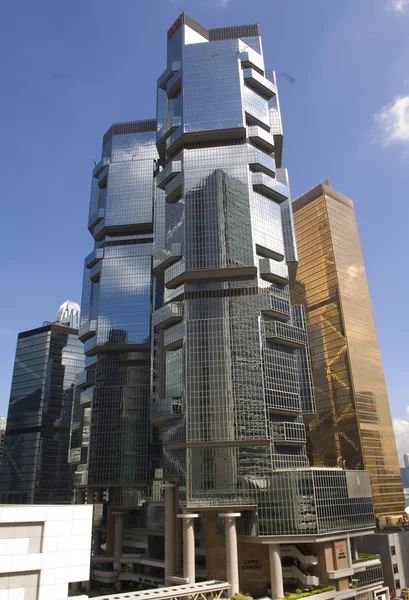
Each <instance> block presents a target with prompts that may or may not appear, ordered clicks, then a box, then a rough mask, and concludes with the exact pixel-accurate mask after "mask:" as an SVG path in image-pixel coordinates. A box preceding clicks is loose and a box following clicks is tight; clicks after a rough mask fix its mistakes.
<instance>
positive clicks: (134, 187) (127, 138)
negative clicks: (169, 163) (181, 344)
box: [70, 121, 157, 506]
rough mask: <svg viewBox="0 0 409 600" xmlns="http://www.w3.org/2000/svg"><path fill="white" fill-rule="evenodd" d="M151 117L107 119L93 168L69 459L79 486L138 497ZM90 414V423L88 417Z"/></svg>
mask: <svg viewBox="0 0 409 600" xmlns="http://www.w3.org/2000/svg"><path fill="white" fill-rule="evenodd" d="M155 132H156V122H155V121H140V122H132V123H122V124H116V125H113V126H112V127H111V128H110V129H109V130H108V131H107V133H106V134H105V136H104V140H103V148H102V159H101V161H100V163H99V164H98V165H97V166H96V167H95V169H94V172H93V182H92V191H91V202H90V213H89V230H90V232H91V233H92V235H93V237H94V240H95V243H94V250H93V251H92V252H91V254H90V255H89V256H88V257H87V258H86V261H85V272H84V286H83V297H82V315H81V318H82V320H81V323H82V325H81V328H80V332H79V337H80V339H81V340H82V341H83V342H84V350H85V354H86V368H85V370H84V371H83V373H81V375H80V377H79V381H78V386H77V388H76V399H75V405H74V410H73V422H72V429H71V444H70V462H71V463H73V464H77V474H76V484H77V486H78V487H77V490H78V495H79V496H80V495H81V493H82V492H83V491H85V490H86V489H87V486H91V485H92V486H94V488H95V489H99V490H100V491H101V490H102V489H108V488H109V501H110V504H114V505H115V506H123V505H130V506H132V505H135V506H139V505H140V502H141V497H142V496H146V486H147V484H148V482H149V481H150V479H151V463H150V455H149V450H150V444H151V435H150V430H151V425H150V419H149V381H150V313H151V303H152V275H151V270H152V246H153V196H154V169H155V168H156V166H155V159H156V157H157V151H156V145H155V142H156V134H155ZM91 423H92V426H91V427H90V425H91Z"/></svg>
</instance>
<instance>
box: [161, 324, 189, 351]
mask: <svg viewBox="0 0 409 600" xmlns="http://www.w3.org/2000/svg"><path fill="white" fill-rule="evenodd" d="M185 335H186V325H185V323H178V324H177V325H174V326H173V327H170V328H169V329H166V330H165V332H164V335H163V345H164V347H165V350H177V349H178V348H181V347H182V346H183V340H184V338H185Z"/></svg>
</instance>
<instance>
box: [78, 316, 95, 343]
mask: <svg viewBox="0 0 409 600" xmlns="http://www.w3.org/2000/svg"><path fill="white" fill-rule="evenodd" d="M96 332H97V321H96V320H93V319H91V320H89V321H87V322H86V323H85V324H84V325H81V327H80V328H79V331H78V338H79V339H80V340H81V342H86V341H87V340H88V339H89V338H91V337H92V336H93V335H95V334H96Z"/></svg>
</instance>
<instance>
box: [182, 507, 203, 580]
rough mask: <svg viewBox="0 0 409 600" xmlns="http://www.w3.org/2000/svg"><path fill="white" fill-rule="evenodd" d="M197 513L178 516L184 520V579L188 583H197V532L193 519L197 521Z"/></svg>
mask: <svg viewBox="0 0 409 600" xmlns="http://www.w3.org/2000/svg"><path fill="white" fill-rule="evenodd" d="M198 516H199V515H198V514H197V513H183V514H182V515H178V518H179V519H183V577H185V578H186V579H187V580H188V583H196V565H195V532H194V528H193V519H197V517H198Z"/></svg>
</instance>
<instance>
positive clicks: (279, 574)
mask: <svg viewBox="0 0 409 600" xmlns="http://www.w3.org/2000/svg"><path fill="white" fill-rule="evenodd" d="M268 558H269V562H270V578H271V597H272V598H273V599H274V598H284V586H283V568H282V566H281V556H280V544H269V545H268Z"/></svg>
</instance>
